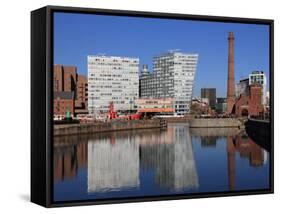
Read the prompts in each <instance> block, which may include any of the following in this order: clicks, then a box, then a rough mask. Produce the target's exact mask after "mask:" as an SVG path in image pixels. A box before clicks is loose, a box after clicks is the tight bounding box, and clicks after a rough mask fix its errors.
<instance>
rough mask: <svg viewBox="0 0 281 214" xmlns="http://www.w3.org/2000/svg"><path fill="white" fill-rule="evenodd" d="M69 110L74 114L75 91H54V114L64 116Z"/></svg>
mask: <svg viewBox="0 0 281 214" xmlns="http://www.w3.org/2000/svg"><path fill="white" fill-rule="evenodd" d="M68 111H69V112H70V114H71V116H74V113H75V111H74V92H68V91H59V92H54V115H56V116H59V117H62V118H64V117H65V116H66V114H67V112H68Z"/></svg>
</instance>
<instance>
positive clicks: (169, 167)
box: [140, 125, 199, 191]
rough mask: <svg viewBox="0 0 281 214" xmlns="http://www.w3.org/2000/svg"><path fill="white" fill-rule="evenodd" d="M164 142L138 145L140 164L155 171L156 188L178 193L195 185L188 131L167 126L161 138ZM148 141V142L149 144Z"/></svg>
mask: <svg viewBox="0 0 281 214" xmlns="http://www.w3.org/2000/svg"><path fill="white" fill-rule="evenodd" d="M162 139H165V140H166V143H164V144H163V143H155V144H152V143H148V144H147V143H141V144H140V145H141V153H140V154H141V156H140V157H141V165H142V167H143V168H144V169H149V168H153V169H155V180H156V183H158V184H159V185H160V186H165V187H168V188H170V189H173V190H176V191H180V190H183V189H186V188H189V189H194V188H197V187H198V186H199V184H198V176H197V171H196V165H195V161H194V157H193V148H192V143H191V137H190V133H189V129H188V127H186V126H172V125H171V126H169V127H168V130H167V132H166V133H165V134H164V136H162ZM150 142H151V141H150Z"/></svg>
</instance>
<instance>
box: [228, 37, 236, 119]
mask: <svg viewBox="0 0 281 214" xmlns="http://www.w3.org/2000/svg"><path fill="white" fill-rule="evenodd" d="M226 103H227V113H229V114H231V112H232V109H233V106H234V103H235V83H234V34H233V32H229V33H228V76H227V101H226Z"/></svg>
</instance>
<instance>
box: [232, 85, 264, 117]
mask: <svg viewBox="0 0 281 214" xmlns="http://www.w3.org/2000/svg"><path fill="white" fill-rule="evenodd" d="M249 87H250V89H249V92H250V93H249V95H241V96H240V97H239V98H237V99H236V102H235V104H234V107H233V112H232V113H235V114H236V115H238V116H248V115H251V116H258V115H259V114H261V113H262V112H263V105H262V86H261V85H258V84H254V85H250V86H249Z"/></svg>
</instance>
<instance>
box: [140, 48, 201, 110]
mask: <svg viewBox="0 0 281 214" xmlns="http://www.w3.org/2000/svg"><path fill="white" fill-rule="evenodd" d="M197 60H198V54H188V53H182V52H178V51H173V52H168V53H165V54H163V55H159V56H156V57H154V58H153V72H152V73H150V72H148V70H147V67H145V69H143V71H142V74H141V77H140V84H141V86H140V89H141V97H142V98H174V109H175V114H177V115H181V114H185V113H187V112H188V111H189V107H190V103H191V98H192V93H193V85H194V78H195V72H196V68H197Z"/></svg>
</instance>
